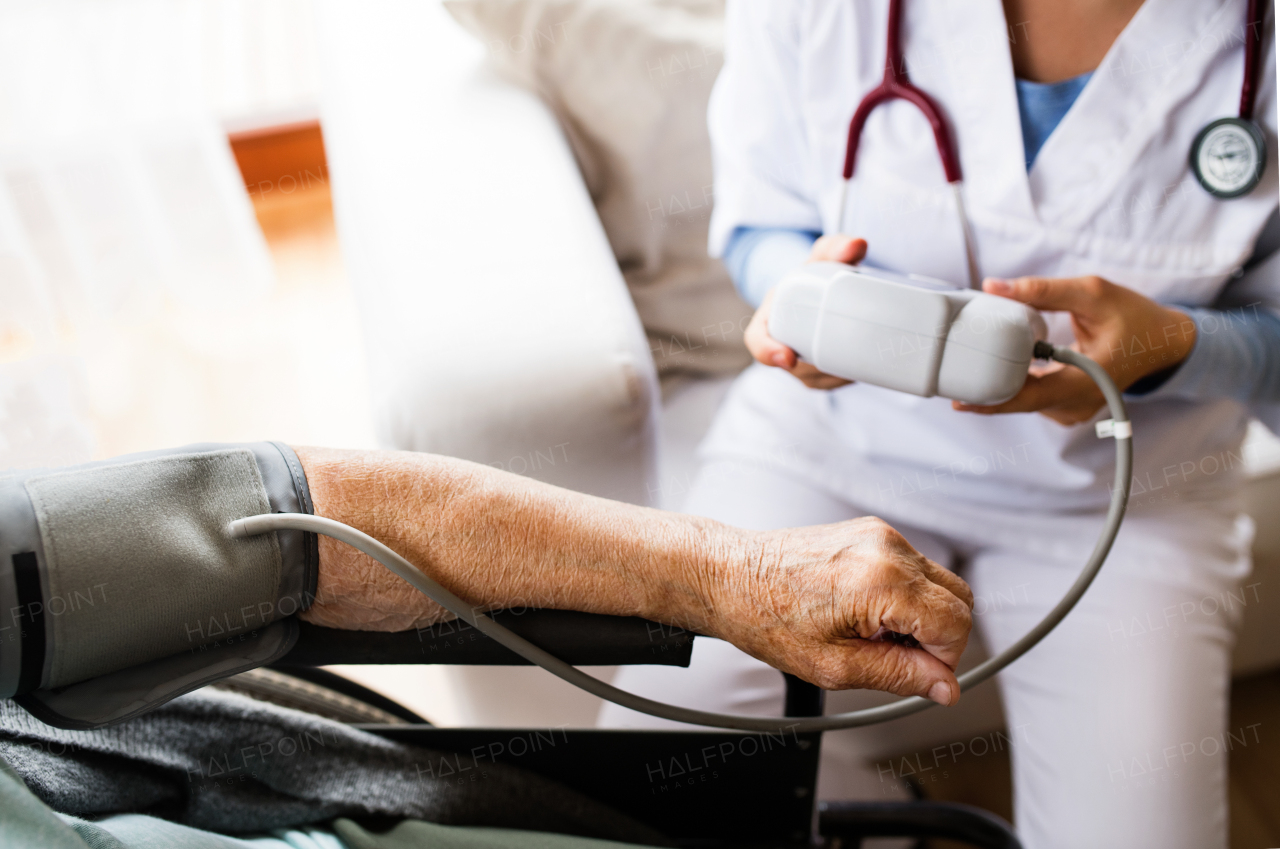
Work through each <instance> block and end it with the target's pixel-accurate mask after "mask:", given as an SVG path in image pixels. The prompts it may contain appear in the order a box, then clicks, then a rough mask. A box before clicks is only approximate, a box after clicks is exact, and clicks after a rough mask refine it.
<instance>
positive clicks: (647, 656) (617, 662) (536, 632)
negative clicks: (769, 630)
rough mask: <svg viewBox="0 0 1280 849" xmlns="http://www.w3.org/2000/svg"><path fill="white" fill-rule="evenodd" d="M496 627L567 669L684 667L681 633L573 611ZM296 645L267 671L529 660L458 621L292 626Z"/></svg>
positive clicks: (529, 613)
mask: <svg viewBox="0 0 1280 849" xmlns="http://www.w3.org/2000/svg"><path fill="white" fill-rule="evenodd" d="M492 616H493V618H494V619H495V620H497V621H498V622H499V623H500V624H502V625H505V626H506V627H507V628H509V629H511V630H512V631H514V632H516V633H517V634H519V635H520V636H522V637H524V638H525V639H527V640H529V641H530V642H532V643H533V644H534V645H536V646H538V647H540V648H543V649H545V650H547V651H549V652H551V653H552V654H553V655H555V656H556V657H559V658H560V659H562V660H564V661H566V662H568V663H571V664H573V665H574V666H627V665H640V664H657V665H661V666H688V665H689V659H690V657H691V656H692V654H693V637H694V635H693V634H692V633H691V632H689V631H684V630H681V629H680V628H676V627H674V626H671V625H661V624H659V623H657V622H650V621H648V620H647V619H639V618H636V617H633V616H605V615H602V614H598V613H580V612H578V611H574V610H502V611H498V612H497V613H494V614H492ZM299 626H300V633H299V636H298V642H297V643H296V644H295V645H294V647H293V649H292V650H290V651H289V653H288V654H286V655H285V656H284V657H282V658H281V659H280V660H278V661H276V662H275V663H274V664H272V665H273V666H278V667H286V666H330V665H335V664H367V663H374V664H387V663H406V664H411V663H433V664H434V663H450V664H457V665H461V666H529V665H530V664H529V661H527V660H525V659H524V658H522V657H520V656H519V655H517V654H515V653H514V652H512V651H511V650H510V649H508V648H505V647H504V646H501V645H499V644H498V643H496V642H494V641H493V640H491V639H490V638H489V637H486V636H485V635H484V634H482V633H480V632H479V631H477V630H476V629H475V628H474V627H472V626H471V625H468V624H467V623H465V622H461V621H457V620H455V621H453V622H442V623H440V624H438V625H431V626H427V627H424V628H419V629H418V630H415V631H399V632H394V633H391V632H384V631H344V630H340V629H337V628H321V627H318V626H315V625H311V624H308V623H306V622H300V623H299Z"/></svg>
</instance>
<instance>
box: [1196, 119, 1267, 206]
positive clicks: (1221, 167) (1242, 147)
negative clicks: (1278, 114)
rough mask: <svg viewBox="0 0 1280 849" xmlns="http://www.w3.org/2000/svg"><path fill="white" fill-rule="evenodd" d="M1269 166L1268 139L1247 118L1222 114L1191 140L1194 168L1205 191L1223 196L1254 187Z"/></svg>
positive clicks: (1236, 194) (1227, 197) (1243, 193)
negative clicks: (1226, 116) (1221, 116)
mask: <svg viewBox="0 0 1280 849" xmlns="http://www.w3.org/2000/svg"><path fill="white" fill-rule="evenodd" d="M1266 167H1267V140H1266V137H1265V136H1264V135H1263V134H1262V130H1261V129H1260V128H1259V127H1258V125H1257V124H1255V123H1253V122H1252V121H1249V120H1245V119H1244V118H1219V119H1218V120H1217V121H1214V122H1213V123H1211V124H1209V125H1208V126H1207V127H1205V128H1204V129H1203V130H1201V131H1200V133H1199V134H1198V135H1197V136H1196V139H1195V141H1194V142H1192V144H1191V171H1192V173H1194V174H1195V175H1196V180H1197V181H1199V183H1200V185H1201V186H1203V187H1204V189H1205V191H1207V192H1208V193H1209V194H1211V195H1213V196H1214V197H1217V198H1222V199H1224V200H1226V199H1229V198H1238V197H1240V196H1241V195H1247V194H1248V193H1249V192H1251V191H1253V188H1254V186H1256V185H1258V183H1259V181H1261V180H1262V172H1263V171H1264V170H1266Z"/></svg>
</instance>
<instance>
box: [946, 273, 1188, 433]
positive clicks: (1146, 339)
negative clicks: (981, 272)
mask: <svg viewBox="0 0 1280 849" xmlns="http://www.w3.org/2000/svg"><path fill="white" fill-rule="evenodd" d="M982 288H983V290H984V291H986V292H989V293H990V294H993V295H1003V296H1004V297H1006V298H1012V299H1013V300H1015V301H1020V302H1022V303H1024V304H1027V305H1029V306H1032V307H1035V308H1036V309H1040V310H1048V311H1059V312H1069V313H1071V326H1072V328H1073V329H1074V330H1075V335H1076V343H1075V345H1073V346H1072V347H1074V348H1075V349H1076V350H1077V351H1079V352H1080V353H1082V354H1084V355H1085V356H1087V357H1090V358H1091V359H1094V360H1096V361H1097V362H1098V363H1100V364H1101V365H1102V366H1103V367H1104V368H1105V369H1106V370H1107V372H1108V373H1109V374H1110V375H1111V377H1112V379H1113V380H1115V382H1116V385H1117V386H1118V387H1120V389H1121V390H1122V391H1123V390H1125V389H1127V388H1128V387H1130V386H1132V385H1133V384H1134V383H1135V382H1136V381H1137V380H1139V379H1140V378H1143V377H1146V376H1147V375H1150V374H1155V373H1156V372H1158V371H1163V370H1165V369H1168V368H1172V367H1173V366H1176V365H1177V364H1178V363H1180V362H1182V361H1183V360H1184V359H1186V357H1187V354H1189V353H1191V348H1192V346H1194V345H1195V341H1196V325H1195V322H1194V321H1192V320H1191V318H1190V317H1189V316H1188V315H1187V314H1186V313H1184V312H1181V311H1179V310H1176V309H1170V308H1169V307H1166V306H1162V305H1161V304H1158V303H1156V302H1155V301H1153V300H1151V299H1150V298H1148V297H1146V296H1144V295H1140V294H1138V293H1137V292H1135V291H1133V290H1132V289H1127V288H1125V287H1124V286H1118V285H1116V284H1115V283H1110V282H1108V281H1106V280H1103V279H1102V278H1101V277H1062V278H1049V277H1019V278H1017V279H1015V280H993V279H988V280H985V281H983V284H982ZM1104 403H1106V399H1105V398H1103V397H1102V392H1101V391H1100V390H1099V389H1098V387H1097V386H1096V385H1095V384H1094V382H1093V381H1092V380H1090V379H1089V377H1088V376H1087V375H1086V374H1085V373H1084V372H1082V371H1080V369H1077V368H1071V367H1068V366H1065V365H1063V364H1061V363H1051V364H1050V365H1049V366H1047V367H1045V368H1042V369H1037V370H1034V371H1033V372H1032V373H1031V374H1030V375H1029V376H1028V377H1027V382H1026V384H1025V385H1024V386H1023V387H1022V391H1020V392H1019V393H1018V394H1017V395H1015V396H1014V397H1013V398H1011V399H1010V400H1008V401H1006V402H1004V403H1003V404H996V405H994V406H990V407H979V406H975V405H973V404H962V403H960V402H959V401H953V402H952V407H954V408H955V409H957V410H963V411H965V412H971V413H983V414H986V415H990V414H993V413H1032V412H1036V413H1041V414H1043V415H1045V416H1048V417H1049V418H1051V419H1053V420H1054V421H1055V422H1058V423H1059V424H1064V425H1074V424H1079V423H1081V422H1086V421H1088V420H1089V419H1091V418H1093V416H1094V414H1095V413H1097V412H1098V410H1099V409H1101V408H1102V405H1103V404H1104Z"/></svg>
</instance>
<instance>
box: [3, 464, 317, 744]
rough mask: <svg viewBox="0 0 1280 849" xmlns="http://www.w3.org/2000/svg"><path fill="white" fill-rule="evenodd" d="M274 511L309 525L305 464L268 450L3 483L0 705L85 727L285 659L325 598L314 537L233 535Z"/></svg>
mask: <svg viewBox="0 0 1280 849" xmlns="http://www.w3.org/2000/svg"><path fill="white" fill-rule="evenodd" d="M267 512H290V513H311V512H313V509H312V504H311V497H310V492H309V490H308V488H307V482H306V476H305V474H304V473H303V471H302V466H301V464H300V463H299V462H298V458H297V456H296V455H295V454H294V452H293V451H292V449H290V448H289V447H288V446H286V445H282V444H279V443H272V442H260V443H248V444H242V445H219V444H200V445H190V446H185V447H183V448H177V449H170V450H165V451H152V452H146V453H142V454H132V455H126V456H123V457H117V458H114V459H111V460H106V461H102V462H97V463H88V464H85V465H82V466H75V467H70V468H66V469H50V470H43V469H42V470H29V471H22V472H17V473H13V474H10V475H8V476H5V477H0V698H2V697H9V696H13V695H15V694H17V695H19V696H20V697H22V694H28V695H26V696H25V697H22V698H21V701H23V703H24V704H26V703H32V704H33V705H34V706H35V707H36V708H37V709H36V710H35V712H37V713H38V714H39V713H45V714H49V715H48V716H42V717H41V718H44V719H46V721H51V720H57V719H58V718H59V717H60V716H61V717H62V718H64V719H65V720H66V722H55V724H64V725H71V726H73V727H90V726H92V725H96V724H102V722H103V721H119V720H121V719H125V718H128V716H132V715H136V714H137V713H141V712H143V711H144V710H147V709H150V708H151V707H154V706H156V705H158V704H161V703H163V702H164V701H167V700H168V699H170V698H173V697H174V696H177V695H180V693H181V692H187V691H189V690H191V689H194V688H195V687H197V686H203V684H205V683H208V682H209V681H210V680H216V679H217V678H220V677H224V676H225V675H227V674H234V672H236V671H242V669H241V667H243V668H251V667H252V666H256V665H260V664H261V663H263V662H266V661H264V658H272V657H276V656H279V655H282V654H283V653H285V652H287V651H288V649H289V648H290V647H291V646H292V644H293V641H294V640H296V636H297V628H296V623H295V622H294V620H293V619H292V617H293V615H294V614H295V613H297V612H298V611H300V610H304V609H306V608H307V607H309V606H310V604H311V602H312V600H313V599H314V597H315V591H316V582H317V577H318V567H319V556H318V549H317V544H316V538H315V535H314V534H307V533H302V532H299V531H282V532H278V533H276V534H272V535H266V536H263V537H261V538H259V539H257V540H252V539H250V540H231V539H229V538H227V537H226V535H225V533H224V530H223V529H224V528H225V526H226V524H227V523H228V522H230V521H231V520H233V519H237V518H242V517H244V516H248V515H255V514H260V513H267ZM282 620H283V621H282ZM246 664H247V665H246ZM77 694H79V695H77ZM40 706H43V710H41V709H39V708H40ZM50 712H52V713H51V714H50Z"/></svg>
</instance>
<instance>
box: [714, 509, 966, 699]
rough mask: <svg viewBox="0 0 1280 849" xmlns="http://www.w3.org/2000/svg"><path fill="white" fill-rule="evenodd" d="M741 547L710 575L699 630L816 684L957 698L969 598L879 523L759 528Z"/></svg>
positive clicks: (955, 579)
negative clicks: (708, 601)
mask: <svg viewBox="0 0 1280 849" xmlns="http://www.w3.org/2000/svg"><path fill="white" fill-rule="evenodd" d="M751 549H752V551H753V554H752V555H751V556H749V557H747V558H746V559H745V560H741V561H735V560H734V559H732V558H731V559H730V560H729V562H728V564H727V566H726V568H724V569H723V570H721V573H720V574H721V577H720V579H719V580H718V581H717V583H716V586H715V588H714V589H713V591H712V593H711V598H712V601H713V604H712V606H711V610H710V613H711V616H710V618H709V619H708V621H707V623H706V625H705V626H704V630H705V631H706V632H707V633H710V634H711V635H713V636H717V637H720V638H722V639H725V640H728V641H729V642H731V643H733V644H734V645H736V646H737V647H738V648H740V649H742V650H743V651H745V652H747V653H748V654H751V655H752V656H754V657H757V658H759V659H760V660H763V661H764V662H766V663H768V664H769V665H771V666H773V667H775V668H776V669H781V670H783V671H785V672H790V673H792V674H794V675H798V676H799V677H801V678H804V679H805V680H807V681H810V682H812V683H815V684H817V685H818V686H820V687H822V688H824V689H827V690H848V689H856V688H870V689H875V690H887V691H889V692H892V693H897V694H898V695H901V696H911V695H914V696H924V697H926V698H929V699H932V700H933V701H935V702H938V703H939V704H942V705H951V704H954V703H955V702H956V700H957V699H959V698H960V687H959V684H958V683H957V682H956V677H955V671H954V670H955V668H956V664H957V663H958V662H959V660H960V655H961V654H962V653H963V652H964V648H965V645H966V643H967V642H968V639H969V629H970V627H971V624H972V622H971V618H970V611H971V610H972V608H973V593H972V592H970V590H969V586H968V585H967V584H966V583H965V582H964V581H963V580H961V579H960V578H959V577H957V576H956V575H954V574H952V573H951V572H948V571H947V570H946V569H943V568H942V567H941V566H939V565H938V564H936V563H934V562H933V561H931V560H929V559H928V558H926V557H924V556H923V555H921V554H920V553H919V552H917V551H916V550H915V549H914V548H912V547H911V545H910V543H908V542H907V541H906V540H905V539H904V538H903V537H902V535H901V534H899V533H898V532H897V531H895V530H894V529H893V528H891V527H890V526H889V525H888V524H886V523H885V522H883V521H881V520H880V519H876V518H871V517H868V518H863V519H854V520H852V521H848V522H841V523H839V524H835V525H821V526H815V527H809V528H796V529H791V530H785V531H773V532H765V533H761V534H759V535H757V536H755V537H754V538H753V540H752V542H751ZM894 635H909V636H910V637H912V638H913V639H912V640H907V641H905V642H904V641H902V640H901V639H898V638H895V637H894Z"/></svg>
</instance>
